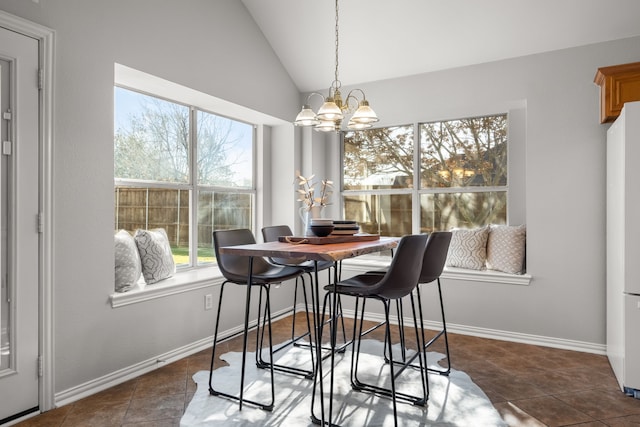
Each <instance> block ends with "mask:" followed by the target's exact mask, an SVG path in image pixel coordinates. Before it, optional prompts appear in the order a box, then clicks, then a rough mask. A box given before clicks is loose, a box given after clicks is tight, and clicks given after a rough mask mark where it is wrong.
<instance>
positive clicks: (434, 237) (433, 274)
mask: <svg viewBox="0 0 640 427" xmlns="http://www.w3.org/2000/svg"><path fill="white" fill-rule="evenodd" d="M451 236H452V234H451V232H450V231H434V232H432V233H431V234H430V235H429V239H428V240H427V246H426V248H425V251H424V259H423V261H422V271H421V272H420V279H419V283H418V286H417V287H416V296H417V300H418V311H419V314H420V326H421V331H423V333H424V329H425V328H424V320H423V319H424V316H423V315H422V297H421V295H420V285H426V284H430V283H434V282H435V283H436V284H437V285H438V297H439V300H440V317H441V319H442V329H441V330H440V331H438V332H437V333H436V334H435V335H434V336H433V337H432V338H431V339H430V340H429V341H428V342H425V341H426V340H425V339H424V336H423V342H425V344H424V350H425V352H426V351H427V349H428V348H429V347H430V346H431V345H433V344H434V343H435V342H436V341H437V340H438V339H439V338H441V337H443V338H444V344H445V356H446V359H447V366H446V368H445V369H436V368H428V370H429V371H430V372H435V373H438V374H441V375H449V373H450V372H451V356H450V354H449V337H448V336H447V322H446V319H445V315H444V303H443V298H442V286H441V284H440V276H441V275H442V271H443V270H444V266H445V263H446V260H447V254H448V252H449V244H450V243H451ZM385 272H386V270H375V271H369V272H367V273H366V274H385ZM398 323H399V325H400V331H401V332H400V337H401V342H403V343H404V336H403V333H404V332H403V331H404V328H403V326H404V325H403V315H402V302H400V304H399V306H398ZM403 347H404V344H403ZM402 358H403V360H406V359H405V358H406V353H405V352H404V349H403V351H402Z"/></svg>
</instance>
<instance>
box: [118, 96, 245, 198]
mask: <svg viewBox="0 0 640 427" xmlns="http://www.w3.org/2000/svg"><path fill="white" fill-rule="evenodd" d="M138 99H139V106H138V108H137V109H136V110H135V111H136V113H134V114H131V115H130V116H129V117H128V120H127V122H126V123H124V125H122V126H121V127H119V128H118V129H116V132H115V148H114V156H115V177H116V178H122V179H136V180H144V181H160V182H174V183H188V182H190V176H189V174H190V172H189V155H190V154H189V146H190V131H189V129H190V120H189V116H190V110H189V108H188V107H186V106H183V105H180V104H176V103H173V102H167V101H164V100H160V99H158V98H154V97H150V96H146V95H140V96H139V98H138ZM197 118H198V119H197V139H198V141H197V144H198V153H197V162H196V164H197V172H198V183H200V184H205V185H227V186H229V185H233V179H234V176H233V175H234V174H233V171H232V168H233V166H234V165H235V164H236V163H237V162H238V158H237V155H233V154H231V152H232V150H233V148H234V147H235V145H236V143H237V140H238V139H239V138H240V136H238V135H237V134H235V133H234V132H232V126H233V121H231V120H228V119H225V118H222V117H219V116H216V115H214V114H209V113H205V112H202V111H199V112H198V114H197Z"/></svg>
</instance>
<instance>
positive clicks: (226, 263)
mask: <svg viewBox="0 0 640 427" xmlns="http://www.w3.org/2000/svg"><path fill="white" fill-rule="evenodd" d="M254 243H256V239H255V237H254V236H253V233H252V232H251V230H249V229H246V228H239V229H234V230H216V231H214V232H213V248H214V250H215V253H216V260H217V261H218V268H220V271H221V272H222V275H223V276H224V277H225V278H226V279H227V280H230V281H232V282H236V283H243V282H246V281H247V273H248V272H249V257H247V256H238V255H229V254H221V253H220V248H221V247H222V246H237V245H250V244H254ZM270 268H271V264H269V263H268V262H267V261H265V260H264V258H261V257H254V259H253V270H252V271H253V274H260V273H263V272H265V271H267V270H269V269H270Z"/></svg>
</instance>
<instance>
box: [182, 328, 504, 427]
mask: <svg viewBox="0 0 640 427" xmlns="http://www.w3.org/2000/svg"><path fill="white" fill-rule="evenodd" d="M382 348H383V347H382V343H381V342H379V341H374V340H366V341H363V350H364V351H366V353H361V356H360V371H359V372H361V374H360V379H361V380H367V379H368V377H367V376H366V375H365V374H364V373H365V372H367V373H370V374H371V375H372V377H371V378H378V377H379V374H380V375H384V374H386V373H388V370H389V368H388V365H385V364H384V363H383V361H382V358H381V357H380V355H381V354H382ZM280 353H282V355H281V356H277V357H278V363H280V364H286V365H289V366H297V367H307V368H308V367H309V366H310V365H309V364H308V360H309V357H310V356H309V350H305V349H303V348H297V347H296V348H289V349H288V350H286V351H283V352H280ZM394 354H395V353H394ZM241 357H242V353H239V352H232V353H226V354H224V355H223V356H222V358H223V359H224V360H226V361H227V362H228V363H229V365H230V366H227V367H223V368H219V369H217V370H215V371H214V374H213V384H214V387H215V388H216V389H220V390H221V391H225V392H227V393H232V392H233V393H236V392H237V391H238V390H239V383H240V366H241V361H242V358H241ZM443 357H444V355H442V354H439V353H433V352H431V353H429V357H428V359H429V365H430V366H433V367H437V366H436V362H437V361H438V360H440V359H441V358H443ZM350 364H351V352H350V350H347V351H346V352H345V353H344V354H338V355H336V365H335V380H334V400H333V420H332V421H333V422H334V423H336V424H339V425H341V426H343V427H356V426H357V427H363V426H385V427H386V426H393V409H392V403H391V400H390V399H386V398H379V397H376V396H372V395H370V394H367V393H362V392H356V391H353V390H351V386H350V383H349V369H350ZM323 366H324V371H323V372H324V373H326V374H327V375H325V382H324V384H325V394H327V395H328V392H327V390H328V381H329V377H328V372H327V371H328V370H329V369H328V368H329V361H328V360H327V361H325V364H324V365H323ZM245 375H246V376H245V385H246V386H247V387H246V388H245V393H244V395H245V398H250V399H251V398H253V399H256V400H259V401H268V400H269V397H270V391H269V390H270V384H269V376H268V371H266V370H263V369H257V368H256V366H255V355H254V353H247V372H246V374H245ZM275 375H276V376H275V388H276V401H275V407H274V409H273V412H267V411H264V410H262V409H258V408H256V407H254V406H251V405H247V404H245V405H244V406H243V409H242V411H238V402H237V401H232V400H229V399H225V398H222V397H219V396H211V395H210V394H209V371H200V372H198V373H196V374H195V375H194V376H193V380H194V381H195V382H196V383H197V385H198V388H197V391H196V393H195V395H194V397H193V399H192V400H191V402H190V403H189V406H188V408H187V410H186V412H185V414H184V416H183V417H182V420H181V421H180V426H181V427H191V426H220V425H223V426H228V425H233V426H287V427H298V426H312V425H314V424H313V423H312V422H311V419H310V412H311V390H312V388H313V382H312V381H311V380H307V379H304V378H300V377H297V376H292V375H288V374H283V373H278V372H276V374H275ZM371 382H375V381H373V380H372V381H371ZM416 387H417V390H420V374H419V372H417V371H416V370H412V369H409V370H406V371H405V372H403V373H402V375H401V376H400V377H399V378H398V379H397V380H396V388H397V391H409V390H414V391H415V390H416ZM429 387H430V395H429V401H428V404H427V406H425V407H419V406H413V405H410V404H407V403H401V402H400V401H399V402H398V418H399V420H398V423H399V425H401V426H483V427H491V426H506V423H504V422H503V421H502V419H501V418H500V415H499V414H498V412H497V411H496V410H495V408H494V407H493V405H492V404H491V402H490V401H489V399H488V398H487V396H486V395H485V394H484V392H483V391H482V390H481V389H480V388H479V387H478V386H477V385H476V384H474V383H473V381H471V379H470V378H469V376H468V375H467V374H465V373H464V372H462V371H456V370H453V369H452V370H451V373H450V375H449V376H448V377H447V376H443V375H438V374H433V373H431V374H429ZM319 406H320V404H319V400H318V398H316V416H318V417H320V411H319ZM325 411H326V412H325V414H327V413H328V399H326V400H325Z"/></svg>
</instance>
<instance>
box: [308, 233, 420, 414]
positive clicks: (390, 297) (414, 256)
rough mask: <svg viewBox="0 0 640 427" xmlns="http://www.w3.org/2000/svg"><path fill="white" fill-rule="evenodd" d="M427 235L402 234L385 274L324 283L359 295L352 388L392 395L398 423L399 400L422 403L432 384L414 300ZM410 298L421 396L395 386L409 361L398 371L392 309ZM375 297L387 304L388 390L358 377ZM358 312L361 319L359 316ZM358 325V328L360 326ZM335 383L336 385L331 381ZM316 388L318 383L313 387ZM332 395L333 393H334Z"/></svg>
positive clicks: (356, 311) (332, 288) (346, 293)
mask: <svg viewBox="0 0 640 427" xmlns="http://www.w3.org/2000/svg"><path fill="white" fill-rule="evenodd" d="M427 237H428V236H427V235H425V234H415V235H407V236H403V237H402V238H401V239H400V243H399V244H398V247H397V249H396V253H395V255H394V257H393V259H392V260H391V264H390V266H389V268H388V269H387V271H386V272H385V273H384V274H375V273H374V274H367V273H365V274H360V275H357V276H354V277H352V278H349V279H346V280H343V281H340V282H338V283H336V284H335V285H328V286H325V289H326V290H327V291H330V292H335V293H336V294H338V295H348V296H352V297H357V299H356V309H355V317H356V318H355V319H354V341H355V345H354V351H353V353H352V360H351V387H352V388H353V389H354V390H356V391H364V392H369V393H374V394H376V395H380V396H385V397H390V398H391V399H392V401H393V417H394V422H395V425H397V423H398V421H397V404H396V400H397V399H401V400H404V401H407V402H410V403H412V404H414V405H420V406H423V405H425V404H426V402H427V400H428V398H429V384H428V381H427V376H426V369H424V367H425V364H426V355H425V354H424V345H423V344H424V341H423V338H424V335H422V336H421V335H420V334H419V326H418V319H417V315H416V307H415V300H414V297H413V291H414V289H415V288H416V286H417V285H418V279H419V277H420V272H421V267H422V260H423V258H424V252H425V247H426V243H427ZM407 296H408V297H409V299H410V301H411V307H412V312H413V320H414V327H415V332H416V355H417V358H418V361H419V366H420V368H421V369H420V375H421V378H422V384H421V385H422V396H415V395H409V394H406V393H403V392H400V391H398V390H397V389H396V376H399V375H400V374H401V373H402V372H403V371H404V369H405V368H406V367H407V366H409V364H407V365H405V366H403V367H402V368H401V369H400V370H399V371H398V372H397V373H396V369H395V367H396V364H398V363H399V362H394V360H393V353H392V342H391V333H390V322H389V317H390V316H389V312H390V306H391V302H392V301H397V300H399V299H401V298H403V297H407ZM369 299H376V300H378V301H380V302H381V303H382V305H383V307H384V315H385V319H384V326H385V341H386V343H385V344H386V351H387V352H388V355H389V356H388V357H389V363H388V365H389V378H390V380H391V388H390V389H387V388H384V387H381V386H378V385H375V384H369V383H365V382H363V381H361V380H359V379H358V360H359V356H360V344H361V341H362V337H363V336H364V335H366V332H364V333H363V331H362V329H363V323H364V313H365V305H366V302H367V300H369ZM359 300H362V308H361V311H360V313H358V307H357V305H358V301H359ZM358 315H359V319H358ZM358 324H359V327H358ZM356 330H357V332H356ZM332 385H333V384H332ZM314 390H315V386H314ZM331 394H332V392H331Z"/></svg>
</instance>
